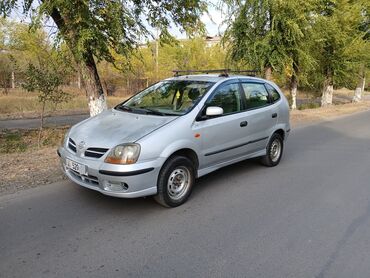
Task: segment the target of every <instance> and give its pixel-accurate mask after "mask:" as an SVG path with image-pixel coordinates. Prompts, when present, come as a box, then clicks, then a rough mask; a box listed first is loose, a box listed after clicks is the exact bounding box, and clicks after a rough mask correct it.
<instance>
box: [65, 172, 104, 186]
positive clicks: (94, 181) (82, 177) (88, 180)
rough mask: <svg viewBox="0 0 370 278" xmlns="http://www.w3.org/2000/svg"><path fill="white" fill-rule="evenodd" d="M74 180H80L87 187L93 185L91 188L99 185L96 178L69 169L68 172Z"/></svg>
mask: <svg viewBox="0 0 370 278" xmlns="http://www.w3.org/2000/svg"><path fill="white" fill-rule="evenodd" d="M68 171H69V172H70V173H71V174H72V175H73V176H74V177H75V178H76V179H79V180H81V181H82V182H84V183H87V184H89V185H93V186H97V185H99V180H98V178H97V177H95V176H91V175H87V176H85V175H81V174H80V173H78V172H76V171H73V170H71V169H69V170H68Z"/></svg>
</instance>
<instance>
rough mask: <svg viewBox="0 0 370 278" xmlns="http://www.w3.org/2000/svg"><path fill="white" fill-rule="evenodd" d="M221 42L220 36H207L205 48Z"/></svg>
mask: <svg viewBox="0 0 370 278" xmlns="http://www.w3.org/2000/svg"><path fill="white" fill-rule="evenodd" d="M220 42H221V36H213V37H212V36H207V37H206V45H207V47H211V46H214V45H216V44H218V43H220Z"/></svg>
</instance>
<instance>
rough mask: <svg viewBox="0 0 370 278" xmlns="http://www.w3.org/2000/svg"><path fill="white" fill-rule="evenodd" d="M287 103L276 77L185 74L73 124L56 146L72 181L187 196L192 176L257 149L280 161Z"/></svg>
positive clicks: (167, 201)
mask: <svg viewBox="0 0 370 278" xmlns="http://www.w3.org/2000/svg"><path fill="white" fill-rule="evenodd" d="M289 132H290V124H289V106H288V102H287V100H286V98H285V97H284V95H283V93H282V92H281V90H280V89H279V88H278V86H277V85H275V84H274V83H273V82H270V81H267V80H264V79H261V78H256V77H250V76H244V75H228V74H220V75H218V74H196V75H182V76H181V75H180V76H175V77H172V78H168V79H165V80H163V81H160V82H158V83H156V84H154V85H152V86H150V87H148V88H146V89H145V90H143V91H141V92H139V93H138V94H136V95H134V96H133V97H131V98H130V99H128V100H126V101H124V102H123V103H121V104H118V105H117V106H116V107H114V108H113V109H109V110H107V111H104V112H103V113H101V114H99V115H97V116H95V117H92V118H89V119H87V120H84V121H82V122H80V123H78V124H76V125H75V126H73V127H72V128H71V129H70V130H69V131H68V132H67V133H66V135H65V139H64V142H63V144H62V146H61V147H60V148H59V149H58V154H59V156H60V160H61V164H62V167H63V170H64V172H65V174H66V175H67V176H68V178H69V179H71V180H72V181H73V182H75V183H77V184H79V185H81V186H84V187H87V188H90V189H93V190H96V191H99V192H101V193H103V194H106V195H110V196H115V197H122V198H135V197H143V196H149V195H154V198H155V200H156V201H157V202H158V203H160V204H161V205H163V206H166V207H175V206H179V205H181V204H183V203H184V202H185V201H186V200H187V199H188V197H189V195H190V194H191V191H192V188H193V186H194V183H195V180H196V178H198V177H201V176H204V175H206V174H208V173H210V172H213V171H215V170H217V169H220V168H222V167H224V166H227V165H230V164H233V163H236V162H239V161H241V160H245V159H249V158H254V157H260V158H261V162H262V163H263V164H264V165H266V166H270V167H271V166H276V165H277V164H279V162H280V159H281V157H282V154H283V150H284V143H285V141H286V139H287V137H288V135H289Z"/></svg>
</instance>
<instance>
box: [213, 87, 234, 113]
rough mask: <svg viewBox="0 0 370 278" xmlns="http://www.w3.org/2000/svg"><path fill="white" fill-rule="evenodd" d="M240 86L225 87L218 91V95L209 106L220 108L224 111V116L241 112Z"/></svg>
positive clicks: (216, 94)
mask: <svg viewBox="0 0 370 278" xmlns="http://www.w3.org/2000/svg"><path fill="white" fill-rule="evenodd" d="M240 99H241V98H240V94H239V85H238V84H236V83H234V84H229V85H224V86H222V87H221V88H218V89H217V90H216V93H215V94H214V95H213V96H212V98H211V99H210V100H209V101H208V102H207V106H218V107H221V108H222V109H224V114H229V113H234V112H238V111H240V107H241V100H240Z"/></svg>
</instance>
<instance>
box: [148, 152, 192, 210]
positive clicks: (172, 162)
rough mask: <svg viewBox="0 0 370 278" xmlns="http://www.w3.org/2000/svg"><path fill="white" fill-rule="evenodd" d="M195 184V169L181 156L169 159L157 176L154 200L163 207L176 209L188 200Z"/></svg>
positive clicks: (188, 160) (190, 162)
mask: <svg viewBox="0 0 370 278" xmlns="http://www.w3.org/2000/svg"><path fill="white" fill-rule="evenodd" d="M194 182H195V167H194V164H193V163H192V161H191V160H190V159H188V158H186V157H183V156H174V157H171V158H169V159H168V160H167V161H166V163H165V164H164V165H163V167H162V169H161V171H160V173H159V176H158V183H157V189H158V193H157V195H155V196H154V199H155V200H156V201H157V202H158V203H159V204H161V205H162V206H164V207H177V206H180V205H182V204H183V203H185V202H186V200H187V199H188V198H189V196H190V194H191V191H192V189H193V185H194Z"/></svg>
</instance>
